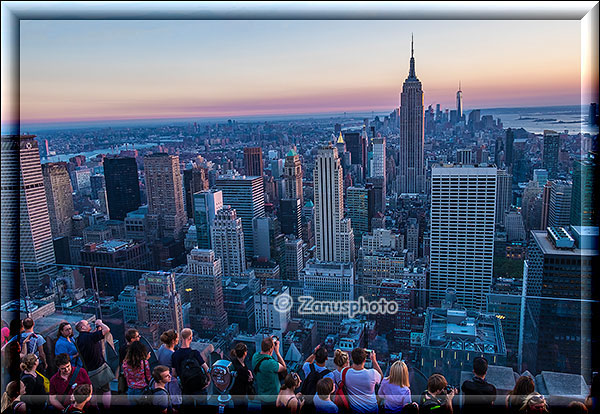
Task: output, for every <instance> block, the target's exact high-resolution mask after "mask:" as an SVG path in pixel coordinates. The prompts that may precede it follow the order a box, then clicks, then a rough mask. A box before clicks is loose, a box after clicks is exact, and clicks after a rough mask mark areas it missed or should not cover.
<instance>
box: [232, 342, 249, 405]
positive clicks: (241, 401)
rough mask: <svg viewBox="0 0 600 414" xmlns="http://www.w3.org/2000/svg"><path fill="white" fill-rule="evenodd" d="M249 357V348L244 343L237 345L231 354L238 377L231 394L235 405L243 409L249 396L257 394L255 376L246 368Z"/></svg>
mask: <svg viewBox="0 0 600 414" xmlns="http://www.w3.org/2000/svg"><path fill="white" fill-rule="evenodd" d="M247 356H248V347H247V346H246V344H244V343H242V342H239V343H237V344H236V346H235V348H234V349H232V350H231V353H230V359H231V362H232V364H233V369H234V371H235V372H236V376H235V380H234V382H233V385H232V386H231V389H230V390H229V394H230V395H231V396H232V398H233V402H234V405H235V406H236V407H238V408H241V409H243V408H245V407H246V406H247V404H248V395H254V394H255V392H254V376H253V375H252V371H250V369H249V368H248V367H247V366H246V357H247Z"/></svg>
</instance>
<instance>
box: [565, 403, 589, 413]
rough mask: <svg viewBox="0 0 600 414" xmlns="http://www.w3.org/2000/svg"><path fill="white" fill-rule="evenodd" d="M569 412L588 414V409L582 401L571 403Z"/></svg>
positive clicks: (568, 408) (568, 407)
mask: <svg viewBox="0 0 600 414" xmlns="http://www.w3.org/2000/svg"><path fill="white" fill-rule="evenodd" d="M567 412H568V413H569V414H587V413H588V408H587V407H586V406H585V404H584V403H582V402H580V401H571V402H570V403H569V405H568V406H567Z"/></svg>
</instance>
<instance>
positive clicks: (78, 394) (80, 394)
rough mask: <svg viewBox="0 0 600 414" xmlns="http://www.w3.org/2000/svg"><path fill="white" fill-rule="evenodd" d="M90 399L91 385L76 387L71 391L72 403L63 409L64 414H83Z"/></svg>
mask: <svg viewBox="0 0 600 414" xmlns="http://www.w3.org/2000/svg"><path fill="white" fill-rule="evenodd" d="M91 399H92V385H90V384H81V385H78V386H77V387H75V389H74V390H73V402H72V403H71V404H70V405H69V406H68V407H67V408H66V409H65V411H64V414H84V413H85V412H86V408H87V407H88V403H89V402H90V400H91Z"/></svg>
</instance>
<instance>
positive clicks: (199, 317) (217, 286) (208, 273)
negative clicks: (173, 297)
mask: <svg viewBox="0 0 600 414" xmlns="http://www.w3.org/2000/svg"><path fill="white" fill-rule="evenodd" d="M222 276H223V272H222V269H221V259H219V258H218V257H217V256H216V255H215V252H214V251H213V250H207V249H192V251H190V253H189V254H188V256H187V270H186V274H185V275H183V276H182V277H183V279H184V286H185V290H186V291H187V293H188V298H189V300H190V305H191V306H190V326H191V327H192V329H195V330H196V331H198V332H199V334H200V336H201V337H205V338H206V337H208V338H212V337H213V336H215V335H219V334H221V333H223V332H224V331H225V329H226V328H227V312H225V305H224V297H223V283H222Z"/></svg>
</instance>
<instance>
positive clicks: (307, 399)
mask: <svg viewBox="0 0 600 414" xmlns="http://www.w3.org/2000/svg"><path fill="white" fill-rule="evenodd" d="M309 367H310V372H309V373H308V375H307V376H306V378H304V381H303V382H302V386H301V387H300V392H301V393H302V395H304V406H305V407H307V405H312V403H313V397H314V396H315V394H316V393H317V382H319V380H320V379H323V378H324V377H325V376H326V375H327V374H329V373H330V372H331V371H330V370H328V369H324V370H323V371H320V372H317V370H316V369H315V364H314V363H313V364H309Z"/></svg>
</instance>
